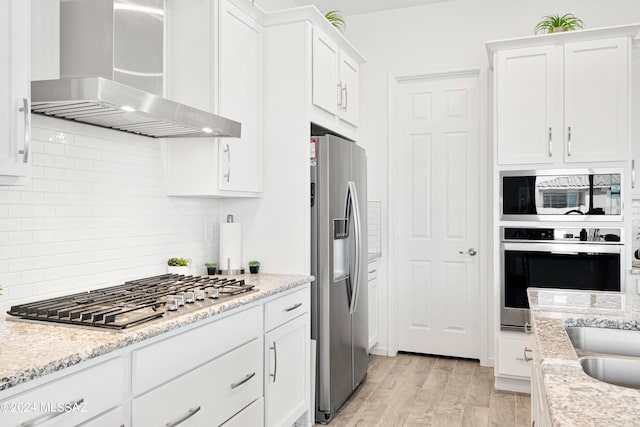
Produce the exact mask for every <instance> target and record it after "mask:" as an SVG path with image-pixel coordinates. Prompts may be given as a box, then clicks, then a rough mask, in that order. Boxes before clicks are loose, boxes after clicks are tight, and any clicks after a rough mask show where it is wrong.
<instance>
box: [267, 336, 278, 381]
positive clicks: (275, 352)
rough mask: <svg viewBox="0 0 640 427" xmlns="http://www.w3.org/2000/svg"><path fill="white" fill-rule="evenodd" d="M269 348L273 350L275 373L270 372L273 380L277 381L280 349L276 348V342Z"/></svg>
mask: <svg viewBox="0 0 640 427" xmlns="http://www.w3.org/2000/svg"><path fill="white" fill-rule="evenodd" d="M269 350H273V374H269V376H270V377H273V382H274V383H275V382H276V375H277V374H278V349H277V348H276V342H275V341H274V342H273V346H271V347H269Z"/></svg>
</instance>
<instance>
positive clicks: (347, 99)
mask: <svg viewBox="0 0 640 427" xmlns="http://www.w3.org/2000/svg"><path fill="white" fill-rule="evenodd" d="M348 102H349V90H348V89H347V84H346V83H345V84H344V105H343V106H342V111H347V103H348Z"/></svg>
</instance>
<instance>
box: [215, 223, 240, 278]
mask: <svg viewBox="0 0 640 427" xmlns="http://www.w3.org/2000/svg"><path fill="white" fill-rule="evenodd" d="M218 268H219V269H220V270H223V271H224V272H225V273H226V274H233V273H234V272H233V270H238V271H237V273H239V272H240V271H239V270H240V269H242V225H241V224H240V223H238V222H222V223H220V261H219V263H218ZM227 270H230V271H229V272H227Z"/></svg>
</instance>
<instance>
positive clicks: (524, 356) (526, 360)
mask: <svg viewBox="0 0 640 427" xmlns="http://www.w3.org/2000/svg"><path fill="white" fill-rule="evenodd" d="M530 352H531V349H530V348H529V347H525V348H524V351H523V352H522V357H523V358H524V361H525V362H527V363H529V362H531V361H532V360H533V358H532V357H529V356H527V353H530Z"/></svg>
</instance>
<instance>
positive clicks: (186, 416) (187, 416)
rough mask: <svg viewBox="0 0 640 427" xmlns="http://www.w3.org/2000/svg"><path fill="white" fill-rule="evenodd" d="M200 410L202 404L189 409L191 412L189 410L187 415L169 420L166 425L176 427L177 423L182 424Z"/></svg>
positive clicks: (166, 426)
mask: <svg viewBox="0 0 640 427" xmlns="http://www.w3.org/2000/svg"><path fill="white" fill-rule="evenodd" d="M199 410H200V406H198V407H197V408H191V409H189V412H187V413H186V414H185V415H183V416H181V417H180V418H178V419H177V420H175V421H169V422H168V423H167V424H165V427H176V426H177V425H180V424H182V423H183V422H185V421H187V420H188V419H189V418H191V417H193V416H194V415H195V414H196V413H197V412H198V411H199Z"/></svg>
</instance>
